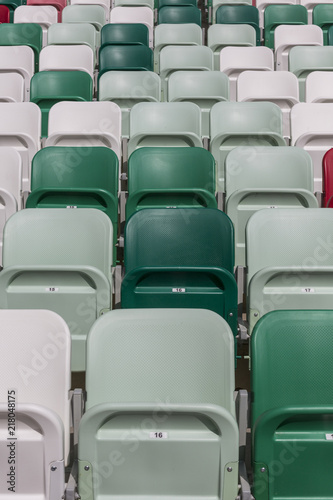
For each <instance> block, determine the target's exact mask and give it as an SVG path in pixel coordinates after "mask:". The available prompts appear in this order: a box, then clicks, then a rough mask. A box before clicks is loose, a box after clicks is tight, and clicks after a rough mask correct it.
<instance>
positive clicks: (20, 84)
mask: <svg viewBox="0 0 333 500" xmlns="http://www.w3.org/2000/svg"><path fill="white" fill-rule="evenodd" d="M24 98H25V88H24V78H23V76H22V75H20V73H0V102H23V101H24Z"/></svg>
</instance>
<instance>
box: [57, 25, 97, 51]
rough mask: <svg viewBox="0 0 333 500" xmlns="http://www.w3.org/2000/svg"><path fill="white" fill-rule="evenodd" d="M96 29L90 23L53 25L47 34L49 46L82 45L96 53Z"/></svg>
mask: <svg viewBox="0 0 333 500" xmlns="http://www.w3.org/2000/svg"><path fill="white" fill-rule="evenodd" d="M95 31H96V30H95V28H94V26H93V25H92V24H90V23H57V24H52V25H51V26H50V27H49V29H48V32H47V43H48V45H70V44H74V45H81V44H86V45H89V47H90V48H91V49H92V50H93V52H94V53H95V51H96V34H95Z"/></svg>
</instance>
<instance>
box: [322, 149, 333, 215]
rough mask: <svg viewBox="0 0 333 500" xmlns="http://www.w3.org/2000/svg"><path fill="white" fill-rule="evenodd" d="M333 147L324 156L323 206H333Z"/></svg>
mask: <svg viewBox="0 0 333 500" xmlns="http://www.w3.org/2000/svg"><path fill="white" fill-rule="evenodd" d="M332 155H333V149H329V150H328V151H327V152H326V153H325V155H324V158H323V207H324V208H332V207H333V199H332V198H333V168H332V167H333V163H332Z"/></svg>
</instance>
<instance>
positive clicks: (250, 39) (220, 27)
mask: <svg viewBox="0 0 333 500" xmlns="http://www.w3.org/2000/svg"><path fill="white" fill-rule="evenodd" d="M207 36H208V41H207V45H208V47H209V48H210V49H212V51H213V52H214V69H215V70H217V71H219V69H220V52H221V50H222V49H223V48H224V47H227V46H230V45H231V46H238V45H239V46H241V47H254V46H255V45H256V31H255V29H254V27H253V26H250V25H249V24H213V25H212V26H209V28H208V31H207Z"/></svg>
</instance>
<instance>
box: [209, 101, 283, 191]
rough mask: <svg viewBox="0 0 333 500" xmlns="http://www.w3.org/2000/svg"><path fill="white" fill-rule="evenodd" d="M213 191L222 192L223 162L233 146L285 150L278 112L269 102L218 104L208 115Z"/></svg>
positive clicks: (277, 108)
mask: <svg viewBox="0 0 333 500" xmlns="http://www.w3.org/2000/svg"><path fill="white" fill-rule="evenodd" d="M210 133H211V142H210V151H211V152H212V154H213V156H214V158H215V161H216V191H218V192H224V191H225V185H224V183H225V159H226V156H227V154H228V153H229V151H231V150H232V149H234V148H235V147H236V146H242V147H243V148H244V149H246V148H247V147H248V146H285V145H286V143H285V140H284V139H283V132H282V111H281V109H280V108H279V107H278V106H277V105H276V104H274V103H271V102H219V103H217V104H215V105H214V106H213V107H212V111H211V114H210Z"/></svg>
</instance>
